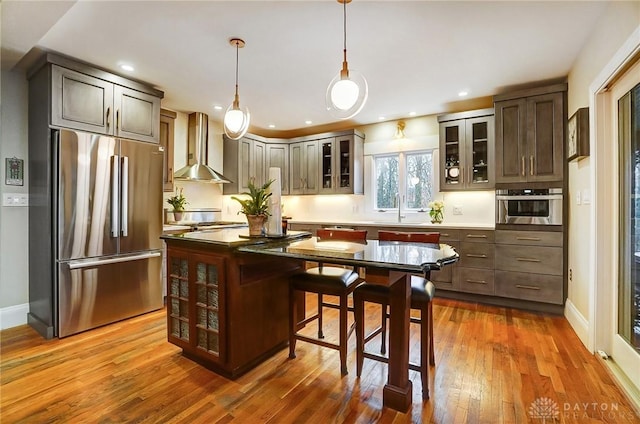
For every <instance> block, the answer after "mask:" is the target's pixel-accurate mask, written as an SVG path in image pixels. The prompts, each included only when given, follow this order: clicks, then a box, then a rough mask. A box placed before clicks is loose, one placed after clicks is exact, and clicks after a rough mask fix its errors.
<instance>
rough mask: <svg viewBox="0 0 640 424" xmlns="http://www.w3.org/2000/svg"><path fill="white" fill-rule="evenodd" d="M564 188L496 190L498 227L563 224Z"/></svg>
mask: <svg viewBox="0 0 640 424" xmlns="http://www.w3.org/2000/svg"><path fill="white" fill-rule="evenodd" d="M562 194H563V193H562V188H541V189H533V188H532V189H498V190H496V227H499V226H500V225H505V224H506V225H511V224H516V225H562V203H563V197H562Z"/></svg>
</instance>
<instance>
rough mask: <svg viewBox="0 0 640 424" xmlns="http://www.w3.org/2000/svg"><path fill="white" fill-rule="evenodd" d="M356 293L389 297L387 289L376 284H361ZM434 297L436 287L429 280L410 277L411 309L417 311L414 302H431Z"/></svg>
mask: <svg viewBox="0 0 640 424" xmlns="http://www.w3.org/2000/svg"><path fill="white" fill-rule="evenodd" d="M356 290H357V291H358V293H362V294H366V295H367V296H376V295H379V296H383V297H387V296H389V287H387V286H380V285H377V284H362V285H360V286H358V288H357V289H356ZM435 295H436V286H435V285H434V284H433V283H432V282H431V281H429V280H427V279H425V278H423V277H421V276H419V275H412V276H411V308H412V309H419V307H417V306H413V305H414V302H431V301H432V300H433V298H434V297H435Z"/></svg>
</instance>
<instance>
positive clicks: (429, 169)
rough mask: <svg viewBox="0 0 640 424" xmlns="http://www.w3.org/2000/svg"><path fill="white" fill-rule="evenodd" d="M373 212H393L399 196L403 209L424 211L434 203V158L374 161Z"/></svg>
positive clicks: (414, 154) (378, 158)
mask: <svg viewBox="0 0 640 424" xmlns="http://www.w3.org/2000/svg"><path fill="white" fill-rule="evenodd" d="M374 172H375V188H374V190H375V193H376V198H375V208H376V209H395V208H397V207H398V194H399V193H400V194H402V195H403V199H404V204H403V208H404V209H416V210H421V209H422V210H426V209H427V208H428V204H429V202H430V201H431V200H433V194H434V187H433V154H432V152H431V151H426V152H412V153H399V154H393V155H380V156H375V157H374Z"/></svg>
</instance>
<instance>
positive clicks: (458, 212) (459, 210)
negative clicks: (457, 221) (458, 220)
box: [453, 205, 462, 215]
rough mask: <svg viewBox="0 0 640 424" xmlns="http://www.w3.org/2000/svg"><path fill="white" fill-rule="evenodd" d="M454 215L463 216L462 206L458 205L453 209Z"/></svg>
mask: <svg viewBox="0 0 640 424" xmlns="http://www.w3.org/2000/svg"><path fill="white" fill-rule="evenodd" d="M453 214H454V215H462V206H460V205H456V206H454V207H453Z"/></svg>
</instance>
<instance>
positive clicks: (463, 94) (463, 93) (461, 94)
mask: <svg viewBox="0 0 640 424" xmlns="http://www.w3.org/2000/svg"><path fill="white" fill-rule="evenodd" d="M467 94H469V93H467V92H466V91H461V92H459V93H458V96H460V97H464V96H466V95H467Z"/></svg>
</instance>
